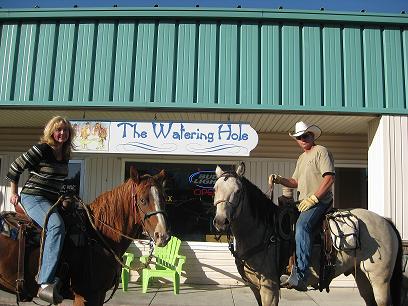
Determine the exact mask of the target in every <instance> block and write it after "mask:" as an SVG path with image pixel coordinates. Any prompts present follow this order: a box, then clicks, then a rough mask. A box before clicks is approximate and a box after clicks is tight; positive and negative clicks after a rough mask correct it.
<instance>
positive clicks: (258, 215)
mask: <svg viewBox="0 0 408 306" xmlns="http://www.w3.org/2000/svg"><path fill="white" fill-rule="evenodd" d="M241 179H242V184H243V187H244V188H245V190H246V193H247V197H248V203H247V205H248V207H249V209H250V212H251V215H252V216H253V218H255V220H257V221H261V222H263V223H264V224H267V225H272V221H273V220H272V218H273V216H274V214H275V212H276V210H277V206H276V205H275V203H273V201H272V200H270V199H269V198H268V197H267V196H266V194H265V193H263V192H262V190H260V189H259V188H258V186H256V185H254V184H253V183H252V182H251V181H249V180H248V179H247V178H246V177H244V176H242V177H241Z"/></svg>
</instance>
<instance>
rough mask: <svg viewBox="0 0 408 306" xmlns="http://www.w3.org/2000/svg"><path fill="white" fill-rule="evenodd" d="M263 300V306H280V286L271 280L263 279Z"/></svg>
mask: <svg viewBox="0 0 408 306" xmlns="http://www.w3.org/2000/svg"><path fill="white" fill-rule="evenodd" d="M260 284H261V289H260V290H259V293H260V294H261V300H262V305H263V306H267V305H268V306H269V305H273V306H278V303H279V285H278V284H277V283H276V282H274V281H273V280H271V279H270V278H265V277H264V276H262V277H261V282H260Z"/></svg>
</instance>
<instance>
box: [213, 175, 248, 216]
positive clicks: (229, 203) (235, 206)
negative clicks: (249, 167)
mask: <svg viewBox="0 0 408 306" xmlns="http://www.w3.org/2000/svg"><path fill="white" fill-rule="evenodd" d="M221 177H223V178H224V181H226V180H228V179H229V178H230V177H234V178H235V179H237V180H239V181H240V182H241V183H242V180H241V177H240V176H239V175H238V174H236V172H234V171H225V172H223V173H222V174H221V175H220V176H219V178H221ZM243 197H244V190H242V192H241V193H240V195H239V198H238V200H237V203H233V202H231V201H229V200H226V199H221V200H218V201H216V202H215V203H214V206H215V207H217V205H218V204H221V203H225V204H226V205H228V206H230V207H232V208H234V211H232V214H231V219H233V216H236V211H235V210H236V209H237V208H238V207H239V204H240V203H241V201H242V199H243Z"/></svg>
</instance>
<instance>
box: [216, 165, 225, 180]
mask: <svg viewBox="0 0 408 306" xmlns="http://www.w3.org/2000/svg"><path fill="white" fill-rule="evenodd" d="M223 172H224V171H223V170H222V169H221V167H220V166H217V168H215V174H216V175H217V178H219V177H220V176H221V175H222V173H223Z"/></svg>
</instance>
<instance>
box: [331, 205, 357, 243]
mask: <svg viewBox="0 0 408 306" xmlns="http://www.w3.org/2000/svg"><path fill="white" fill-rule="evenodd" d="M326 218H327V221H328V226H329V229H330V234H331V238H332V241H333V246H334V248H335V249H336V250H338V251H349V250H355V249H357V248H359V247H360V239H359V237H360V235H359V224H358V219H357V217H356V216H355V215H353V214H352V213H351V212H350V211H348V210H347V211H340V210H339V211H336V212H334V213H331V214H328V215H327V216H326Z"/></svg>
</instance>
